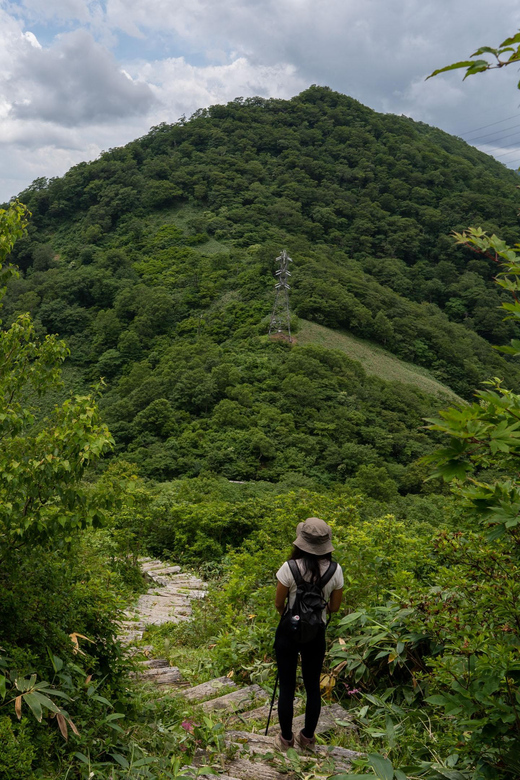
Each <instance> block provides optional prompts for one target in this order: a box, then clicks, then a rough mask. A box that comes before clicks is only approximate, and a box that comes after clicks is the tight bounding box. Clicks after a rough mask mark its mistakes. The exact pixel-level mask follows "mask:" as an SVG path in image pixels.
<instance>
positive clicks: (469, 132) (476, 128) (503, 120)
mask: <svg viewBox="0 0 520 780" xmlns="http://www.w3.org/2000/svg"><path fill="white" fill-rule="evenodd" d="M516 117H518V114H514V115H513V116H506V118H505V119H499V120H498V121H497V122H491V123H490V124H489V125H482V127H475V128H474V129H473V130H465V131H464V132H463V133H461V135H471V133H478V131H479V130H486V128H488V127H493V126H494V125H500V124H501V123H502V122H507V120H508V119H515V118H516Z"/></svg>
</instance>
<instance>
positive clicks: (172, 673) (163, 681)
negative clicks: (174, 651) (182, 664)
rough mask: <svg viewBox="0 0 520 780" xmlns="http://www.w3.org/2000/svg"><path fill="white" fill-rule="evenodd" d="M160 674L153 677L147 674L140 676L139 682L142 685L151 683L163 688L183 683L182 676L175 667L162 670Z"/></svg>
mask: <svg viewBox="0 0 520 780" xmlns="http://www.w3.org/2000/svg"><path fill="white" fill-rule="evenodd" d="M161 671H162V674H155V675H149V674H140V675H139V676H138V680H139V682H142V683H152V684H153V685H158V686H163V685H174V686H176V685H180V684H182V683H184V680H183V678H182V674H181V673H180V671H179V670H178V669H177V668H176V667H174V666H173V667H172V668H171V669H162V670H161Z"/></svg>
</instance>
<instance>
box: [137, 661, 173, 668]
mask: <svg viewBox="0 0 520 780" xmlns="http://www.w3.org/2000/svg"><path fill="white" fill-rule="evenodd" d="M169 665H170V663H169V661H167V660H166V658H149V659H147V660H146V661H141V662H140V664H139V666H141V667H142V668H143V669H165V668H166V667H168V666H169Z"/></svg>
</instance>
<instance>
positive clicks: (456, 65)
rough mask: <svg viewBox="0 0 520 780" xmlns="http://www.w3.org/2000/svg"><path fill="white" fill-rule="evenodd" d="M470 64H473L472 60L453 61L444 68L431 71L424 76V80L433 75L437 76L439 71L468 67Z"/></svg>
mask: <svg viewBox="0 0 520 780" xmlns="http://www.w3.org/2000/svg"><path fill="white" fill-rule="evenodd" d="M470 65H473V62H472V60H463V61H462V62H454V63H453V65H446V66H445V67H444V68H438V69H437V70H434V71H433V73H430V75H429V76H428V77H427V78H426V81H428V79H431V78H432V77H433V76H438V75H439V73H446V71H448V70H456V69H457V68H468V67H469V66H470Z"/></svg>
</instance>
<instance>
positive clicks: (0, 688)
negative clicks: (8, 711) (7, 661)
mask: <svg viewBox="0 0 520 780" xmlns="http://www.w3.org/2000/svg"><path fill="white" fill-rule="evenodd" d="M6 692H7V677H5V676H4V675H3V674H0V696H1V697H2V699H5V694H6Z"/></svg>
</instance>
